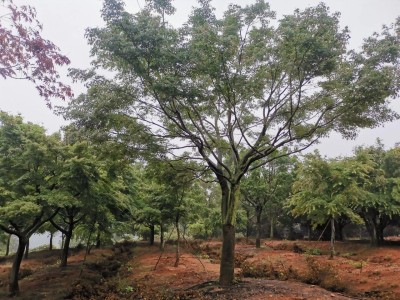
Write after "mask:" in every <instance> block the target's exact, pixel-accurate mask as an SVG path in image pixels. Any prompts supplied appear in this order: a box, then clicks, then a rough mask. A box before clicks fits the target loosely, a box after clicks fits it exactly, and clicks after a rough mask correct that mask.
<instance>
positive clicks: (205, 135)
mask: <svg viewBox="0 0 400 300" xmlns="http://www.w3.org/2000/svg"><path fill="white" fill-rule="evenodd" d="M147 2H148V3H150V4H151V5H149V6H147V7H146V8H144V9H142V10H141V11H140V12H139V13H137V14H130V13H128V12H127V11H125V10H124V4H123V1H121V0H105V2H104V8H103V10H102V15H103V18H104V21H105V26H104V27H103V28H93V29H89V30H88V31H87V33H86V35H87V37H88V41H89V43H90V44H91V46H92V55H93V56H94V57H95V62H94V63H95V66H96V67H98V68H100V67H103V68H105V69H107V70H112V71H113V76H114V77H113V79H112V81H111V80H107V79H105V78H102V77H100V76H95V74H94V72H93V71H90V72H75V75H76V76H77V77H78V78H82V79H85V80H87V84H88V86H89V87H90V88H89V90H88V93H87V95H85V97H81V98H80V99H79V100H78V102H75V103H74V105H75V106H76V105H77V106H78V107H79V105H86V106H87V103H91V104H92V105H91V106H92V107H93V108H94V109H92V110H95V109H96V108H99V109H98V111H99V112H100V113H101V112H104V110H102V108H104V107H107V108H108V111H107V112H110V111H111V113H110V115H113V116H114V115H121V116H123V117H124V118H127V119H132V120H135V121H137V122H139V123H140V124H144V125H148V128H149V130H151V131H152V132H153V134H154V135H155V136H162V137H164V138H168V139H169V140H170V141H171V144H172V143H175V144H176V146H175V147H174V146H173V145H171V148H170V149H176V147H179V148H182V147H187V149H188V150H190V151H191V154H190V156H187V158H193V159H200V160H202V161H203V162H204V163H205V164H206V165H207V166H208V167H209V169H210V170H211V171H212V172H213V173H214V174H215V177H216V179H217V181H218V183H219V186H220V188H221V214H222V228H223V245H222V256H221V268H220V280H219V281H220V284H221V285H231V284H232V282H233V279H234V249H235V224H236V212H237V207H238V202H239V195H240V182H241V179H242V178H243V176H244V175H245V174H246V172H247V171H248V170H250V169H256V168H258V167H260V166H261V165H263V164H266V163H268V162H269V161H271V160H273V159H276V158H277V157H278V155H273V154H275V153H276V151H277V150H278V149H280V148H282V147H286V148H287V152H286V153H285V155H290V154H292V153H295V152H298V151H301V150H302V149H305V148H307V147H309V146H310V145H312V144H313V143H315V142H316V141H317V140H318V139H319V138H320V137H323V136H327V135H328V133H329V132H331V131H339V132H341V133H342V134H343V135H344V136H346V137H353V136H354V135H355V134H356V132H357V128H359V127H373V126H376V125H378V124H381V123H382V122H385V121H388V120H392V119H393V118H395V117H397V115H396V114H395V113H394V112H393V111H391V110H390V108H388V106H387V103H388V99H389V98H390V97H395V96H396V95H397V94H398V92H399V88H400V86H399V84H398V80H399V56H400V55H399V53H400V46H399V45H400V43H399V38H400V37H399V25H400V19H399V20H397V22H396V24H394V25H393V26H392V27H385V28H384V30H383V32H382V33H381V34H376V35H373V36H372V37H370V38H369V39H367V40H366V41H365V43H364V45H363V47H362V49H361V50H360V51H359V52H356V51H349V50H348V49H347V43H348V39H349V34H348V30H347V29H343V30H342V29H340V27H339V13H331V12H330V11H329V8H328V7H327V6H325V5H324V4H319V5H318V6H316V7H311V8H307V9H305V10H303V11H300V10H296V11H295V12H294V13H293V14H291V15H286V16H284V17H283V18H282V19H280V20H279V22H275V21H273V20H274V17H275V13H274V12H272V11H271V10H270V7H269V5H268V4H267V3H266V2H264V1H263V0H258V1H256V2H255V4H253V5H249V6H246V7H240V6H238V5H230V6H229V8H228V10H227V11H226V12H225V13H224V15H223V16H222V17H221V18H218V17H217V16H216V15H215V14H214V9H213V8H212V7H211V6H210V1H208V0H199V6H198V7H197V8H194V9H193V11H192V13H191V14H190V16H189V18H188V21H187V22H186V23H185V24H184V25H183V26H182V27H180V28H174V27H172V26H171V25H170V24H169V23H168V18H169V17H168V14H171V13H173V11H174V9H173V8H172V7H171V1H161V0H152V1H147ZM275 24H276V25H275ZM101 91H103V92H101ZM85 103H86V104H85ZM132 139H134V137H132ZM178 153H181V152H176V151H175V152H173V154H174V155H178Z"/></svg>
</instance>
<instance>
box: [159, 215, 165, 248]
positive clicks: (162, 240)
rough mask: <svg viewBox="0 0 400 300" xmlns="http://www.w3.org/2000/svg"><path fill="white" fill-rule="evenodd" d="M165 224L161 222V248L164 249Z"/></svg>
mask: <svg viewBox="0 0 400 300" xmlns="http://www.w3.org/2000/svg"><path fill="white" fill-rule="evenodd" d="M164 231H165V229H164V224H163V223H162V222H161V224H160V250H161V251H163V250H164V242H165V241H164V233H165V232H164Z"/></svg>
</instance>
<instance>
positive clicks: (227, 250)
mask: <svg viewBox="0 0 400 300" xmlns="http://www.w3.org/2000/svg"><path fill="white" fill-rule="evenodd" d="M222 232H223V242H222V252H221V266H220V274H219V284H220V285H221V286H231V285H232V284H233V281H234V279H235V226H233V225H230V224H224V225H223V226H222Z"/></svg>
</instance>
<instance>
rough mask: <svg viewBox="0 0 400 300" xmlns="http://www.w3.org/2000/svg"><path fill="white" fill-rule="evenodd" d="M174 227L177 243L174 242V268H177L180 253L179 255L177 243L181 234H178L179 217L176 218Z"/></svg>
mask: <svg viewBox="0 0 400 300" xmlns="http://www.w3.org/2000/svg"><path fill="white" fill-rule="evenodd" d="M175 226H176V235H177V241H176V251H175V264H174V267H175V268H177V267H178V266H179V257H180V253H179V246H180V245H179V241H180V239H181V234H180V230H179V215H178V216H177V217H176V220H175Z"/></svg>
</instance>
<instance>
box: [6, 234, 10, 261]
mask: <svg viewBox="0 0 400 300" xmlns="http://www.w3.org/2000/svg"><path fill="white" fill-rule="evenodd" d="M10 244H11V234H9V235H8V238H7V245H6V256H8V255H9V254H10Z"/></svg>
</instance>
